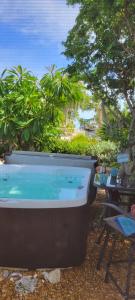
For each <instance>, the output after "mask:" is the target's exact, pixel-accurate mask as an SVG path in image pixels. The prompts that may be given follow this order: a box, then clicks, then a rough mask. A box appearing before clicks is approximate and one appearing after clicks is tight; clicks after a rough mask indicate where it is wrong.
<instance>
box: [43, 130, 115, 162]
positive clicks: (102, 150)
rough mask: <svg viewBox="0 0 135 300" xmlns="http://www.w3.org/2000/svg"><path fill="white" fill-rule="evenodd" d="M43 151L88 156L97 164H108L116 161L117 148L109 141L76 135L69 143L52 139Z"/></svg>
mask: <svg viewBox="0 0 135 300" xmlns="http://www.w3.org/2000/svg"><path fill="white" fill-rule="evenodd" d="M43 151H49V152H54V153H68V154H77V155H89V156H93V157H95V158H97V159H98V160H99V162H104V163H106V164H110V163H112V162H115V161H116V154H117V152H118V147H117V146H116V144H114V143H113V142H110V141H100V140H96V139H95V138H89V137H86V136H84V135H78V136H76V137H74V138H73V139H71V140H70V141H69V140H62V139H60V138H52V139H51V140H49V143H48V145H45V146H44V148H43Z"/></svg>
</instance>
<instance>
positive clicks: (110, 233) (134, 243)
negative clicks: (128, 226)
mask: <svg viewBox="0 0 135 300" xmlns="http://www.w3.org/2000/svg"><path fill="white" fill-rule="evenodd" d="M103 205H106V206H107V207H109V208H111V209H113V210H115V211H116V212H117V216H118V215H123V216H126V217H128V218H132V219H133V217H132V216H131V215H130V214H129V213H126V212H125V211H123V210H122V209H121V208H120V207H118V206H116V205H114V204H110V203H103ZM104 221H105V232H106V234H105V239H104V242H103V245H102V247H101V249H100V254H99V258H98V262H97V269H98V270H99V269H100V267H101V265H102V264H103V261H104V259H105V253H106V250H107V246H108V241H109V238H110V237H111V239H112V245H111V248H110V251H109V257H108V260H107V261H106V263H105V270H106V273H105V282H108V281H109V279H110V280H112V282H113V283H114V285H115V286H116V288H117V289H118V291H119V292H120V294H121V295H122V296H123V298H124V299H125V300H129V299H135V295H132V294H130V287H131V277H132V266H133V263H135V235H132V236H129V237H127V236H126V235H125V234H124V232H123V230H122V228H121V226H120V225H119V224H118V223H116V216H113V217H108V218H105V219H104ZM116 234H121V235H122V237H123V238H124V239H125V240H128V241H129V242H130V246H129V250H128V257H127V259H126V260H121V259H120V260H113V254H114V250H115V245H116V242H117V239H116ZM120 263H124V264H125V263H127V276H126V281H125V288H124V289H122V288H121V286H120V285H119V284H118V282H117V280H116V278H115V276H114V275H113V274H112V272H111V270H110V267H111V266H112V265H113V264H115V265H116V264H120Z"/></svg>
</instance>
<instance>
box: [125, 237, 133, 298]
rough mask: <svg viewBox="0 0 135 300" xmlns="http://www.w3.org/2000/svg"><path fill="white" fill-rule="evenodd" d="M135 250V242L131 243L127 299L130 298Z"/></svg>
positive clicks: (126, 289)
mask: <svg viewBox="0 0 135 300" xmlns="http://www.w3.org/2000/svg"><path fill="white" fill-rule="evenodd" d="M134 250H135V242H134V243H132V244H131V246H130V248H129V253H128V268H127V280H126V287H125V300H128V299H129V292H130V283H131V273H132V264H133V256H134Z"/></svg>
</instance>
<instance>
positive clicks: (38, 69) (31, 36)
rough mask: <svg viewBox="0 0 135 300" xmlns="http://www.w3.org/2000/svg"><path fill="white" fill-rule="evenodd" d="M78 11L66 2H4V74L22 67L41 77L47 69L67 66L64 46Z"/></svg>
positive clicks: (0, 44)
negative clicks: (14, 68) (5, 69)
mask: <svg viewBox="0 0 135 300" xmlns="http://www.w3.org/2000/svg"><path fill="white" fill-rule="evenodd" d="M78 11H79V8H78V6H74V7H72V6H67V5H66V0H1V1H0V72H1V71H2V70H3V69H4V68H10V67H12V66H15V65H18V64H21V65H22V66H23V67H26V68H28V69H29V70H32V71H33V72H34V74H35V75H37V76H41V75H42V74H43V73H44V72H46V69H45V67H46V66H50V65H51V64H56V65H57V66H58V67H63V66H66V65H67V60H66V58H65V57H64V56H63V55H61V52H62V50H63V49H62V45H61V42H62V41H63V40H65V39H66V36H67V33H68V30H70V29H71V28H72V27H73V25H74V23H75V19H76V16H77V14H78Z"/></svg>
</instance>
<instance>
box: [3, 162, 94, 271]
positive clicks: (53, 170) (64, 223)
mask: <svg viewBox="0 0 135 300" xmlns="http://www.w3.org/2000/svg"><path fill="white" fill-rule="evenodd" d="M90 180H91V170H90V169H89V168H79V167H71V166H70V167H68V166H42V165H25V164H22V165H19V164H18V165H14V164H10V165H1V166H0V241H1V246H0V266H4V267H19V268H30V269H31V268H32V269H33V268H52V267H70V266H75V265H80V264H81V263H82V262H83V260H84V257H85V252H86V239H87V230H88V194H89V192H88V191H89V184H90Z"/></svg>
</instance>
